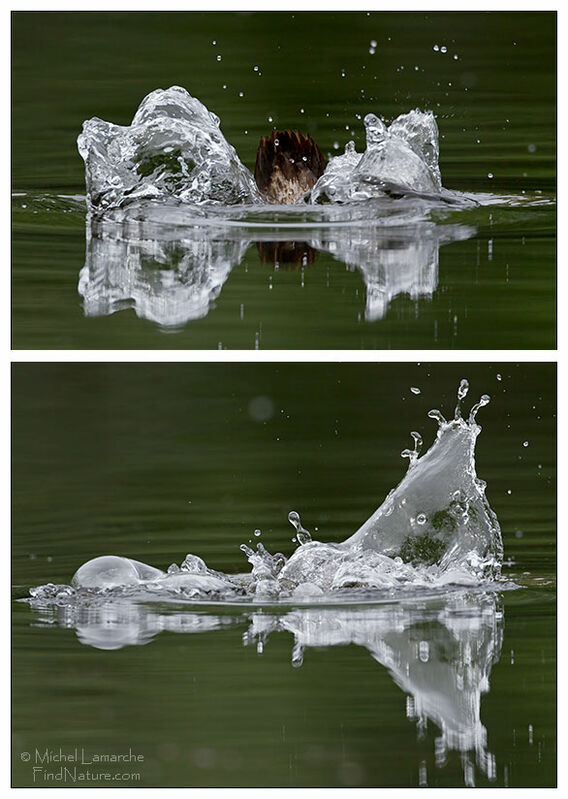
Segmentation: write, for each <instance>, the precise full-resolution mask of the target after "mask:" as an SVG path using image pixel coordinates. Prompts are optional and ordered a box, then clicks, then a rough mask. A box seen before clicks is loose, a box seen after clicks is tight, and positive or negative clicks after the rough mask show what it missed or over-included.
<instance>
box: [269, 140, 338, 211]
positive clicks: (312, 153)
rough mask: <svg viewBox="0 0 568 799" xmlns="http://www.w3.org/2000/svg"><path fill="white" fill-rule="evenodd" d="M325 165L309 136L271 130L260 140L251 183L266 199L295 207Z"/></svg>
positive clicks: (321, 173) (321, 172) (320, 174)
mask: <svg viewBox="0 0 568 799" xmlns="http://www.w3.org/2000/svg"><path fill="white" fill-rule="evenodd" d="M326 166H327V161H326V159H325V158H324V156H323V155H322V152H321V150H320V148H319V147H318V146H317V144H316V143H315V141H314V140H313V139H312V137H311V136H310V135H305V134H303V133H301V132H300V131H299V130H296V131H293V130H274V131H272V134H271V135H270V136H263V137H261V139H260V143H259V145H258V150H257V152H256V164H255V167H254V179H255V181H256V185H257V186H258V188H259V189H260V191H261V192H263V194H265V195H267V197H268V199H270V200H272V201H273V202H278V203H286V204H290V203H294V202H296V200H299V199H300V197H302V196H303V195H304V194H306V192H308V191H309V190H310V189H311V188H312V186H313V185H314V184H315V182H316V181H317V179H318V178H319V177H321V176H322V175H323V173H324V171H325V168H326Z"/></svg>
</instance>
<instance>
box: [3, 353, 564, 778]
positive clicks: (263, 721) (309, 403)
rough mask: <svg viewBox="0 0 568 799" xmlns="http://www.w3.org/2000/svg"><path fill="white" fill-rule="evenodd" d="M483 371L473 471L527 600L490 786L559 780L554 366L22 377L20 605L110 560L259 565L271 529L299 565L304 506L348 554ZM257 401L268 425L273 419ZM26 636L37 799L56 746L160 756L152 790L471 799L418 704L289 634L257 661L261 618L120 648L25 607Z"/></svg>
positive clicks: (286, 367)
mask: <svg viewBox="0 0 568 799" xmlns="http://www.w3.org/2000/svg"><path fill="white" fill-rule="evenodd" d="M498 375H500V376H501V380H499V379H498ZM465 376H466V377H468V378H469V380H470V383H471V390H470V399H471V402H472V403H473V401H475V400H477V398H478V397H479V395H480V394H481V393H485V392H487V393H489V394H490V395H491V396H492V402H491V404H490V405H489V406H488V407H486V408H484V409H482V410H481V411H480V414H479V422H480V424H481V425H482V427H483V431H482V433H481V435H480V438H479V440H478V446H477V449H478V452H477V471H478V475H479V476H480V477H481V478H483V479H484V480H486V481H487V484H488V488H487V495H488V498H489V500H490V503H491V505H492V507H493V508H494V510H495V511H496V513H497V515H498V517H499V520H500V523H501V527H502V532H503V540H504V546H505V558H506V560H507V562H510V565H509V566H507V567H506V568H505V572H506V573H507V574H510V575H514V576H515V578H516V579H517V581H518V582H520V583H522V585H523V586H524V587H523V588H522V589H521V590H518V591H512V592H505V593H504V594H503V603H504V642H503V647H502V650H501V656H500V659H499V661H498V663H496V665H494V666H493V669H492V671H491V674H490V680H489V682H490V691H489V693H487V694H485V695H484V696H483V697H482V701H481V720H482V722H483V724H484V725H485V726H486V727H487V731H488V748H489V750H490V751H491V752H493V753H494V754H495V758H496V768H497V780H496V782H495V783H489V781H488V780H487V778H484V777H478V779H477V784H480V785H498V786H503V785H506V784H508V785H511V786H550V785H553V784H554V783H555V773H556V754H555V747H556V729H555V722H556V719H555V714H556V710H555V701H556V688H555V679H556V672H555V649H556V629H555V628H556V606H555V590H554V580H555V568H556V554H555V546H556V511H555V491H556V451H555V437H556V415H555V414H556V399H555V394H556V376H555V366H554V365H552V364H521V365H514V364H490V365H484V364H471V365H470V364H467V365H464V364H432V365H428V364H422V365H416V364H397V365H388V364H387V365H385V364H370V365H363V364H361V365H353V364H331V365H325V364H283V365H274V364H269V365H251V364H235V365H217V366H215V365H199V364H167V365H149V364H139V365H136V364H126V365H124V364H112V365H100V364H88V365H83V364H52V365H46V364H29V365H27V364H16V365H14V366H13V421H14V433H13V459H14V461H13V521H14V526H13V572H12V582H13V585H14V591H15V596H16V597H21V596H25V595H26V593H27V587H28V586H30V585H39V584H43V583H46V582H48V581H49V582H55V583H68V582H69V580H70V578H71V576H72V574H73V572H74V571H75V569H76V568H77V567H78V566H79V565H80V564H81V563H82V562H84V561H85V560H87V559H89V558H91V557H94V556H96V555H101V554H104V553H114V554H121V555H127V556H130V557H134V558H137V559H140V560H142V561H145V562H147V563H151V564H153V565H155V566H158V567H160V568H167V566H168V565H169V564H170V563H171V562H176V563H180V562H181V560H182V559H183V557H184V556H185V554H186V553H187V552H192V553H194V554H198V555H200V556H202V557H203V558H204V559H205V560H206V561H207V563H208V565H210V566H211V567H213V568H217V569H222V570H227V571H237V570H246V569H247V568H248V566H247V563H246V559H245V557H244V555H243V554H242V553H241V552H240V551H239V544H240V543H242V542H248V541H249V540H250V539H251V538H252V539H253V540H256V539H254V536H253V535H252V533H253V530H254V529H255V528H260V529H261V530H262V538H261V540H262V541H263V542H264V544H265V546H266V547H267V548H268V549H269V550H270V551H272V552H274V551H276V550H281V551H283V552H284V553H286V554H290V553H291V551H292V549H293V547H294V544H292V542H291V540H290V539H291V537H292V535H293V530H292V528H291V527H290V525H289V524H288V522H287V520H286V516H287V514H288V512H289V511H290V510H291V509H295V510H297V511H299V512H300V514H301V516H302V521H303V523H304V525H305V526H306V527H307V528H308V529H310V530H311V531H312V532H313V533H314V535H316V536H317V537H318V538H319V539H320V540H324V541H340V540H342V539H344V538H345V537H346V536H348V535H350V534H351V533H353V532H354V531H355V529H356V528H357V527H358V526H359V525H360V524H361V523H362V522H363V521H364V520H365V519H366V518H367V517H368V516H369V515H370V513H371V512H372V511H373V510H374V509H375V508H376V507H377V506H378V505H379V503H380V502H381V501H382V499H383V498H384V496H385V495H386V494H387V492H388V491H389V490H390V489H391V488H392V487H394V485H395V484H396V483H397V482H398V481H399V480H400V479H401V478H402V475H403V473H404V469H405V463H406V462H405V461H403V460H402V459H401V458H400V457H399V453H400V451H401V450H402V449H403V448H404V447H406V446H408V445H409V444H410V443H411V439H410V435H409V433H410V431H411V430H417V431H420V432H421V433H422V434H423V436H424V440H425V446H428V445H429V444H430V443H431V441H432V440H433V438H434V434H435V427H436V425H435V422H433V420H431V419H428V418H427V416H426V414H427V411H428V410H429V409H430V408H432V407H438V408H440V409H441V410H442V411H443V412H444V413H445V414H446V415H451V414H452V413H453V408H454V405H455V392H456V388H457V385H458V383H459V380H460V378H462V377H465ZM411 386H416V387H419V388H420V389H421V394H419V395H415V394H413V393H412V392H411V391H410V387H411ZM258 397H264V398H265V400H264V401H263V402H262V403H258V402H257V403H254V400H255V398H258ZM251 403H252V405H251ZM258 407H261V408H262V407H264V408H265V409H267V410H266V414H270V415H269V418H266V419H265V420H264V421H259V420H255V418H254V415H255V408H258ZM524 442H528V446H524ZM509 492H510V493H509ZM316 528H318V529H317V532H316ZM163 610H164V612H166V611H167V608H164V609H163ZM217 612H218V613H219V611H217ZM220 613H221V615H223V614H224V615H227V616H228V615H230V611H229V610H227V611H220ZM13 622H14V626H13V644H14V655H13V700H14V706H13V725H14V739H13V740H14V761H13V763H14V772H13V777H14V783H15V784H16V785H30V784H32V781H31V777H30V764H29V763H23V762H22V761H21V759H20V757H21V752H22V751H28V752H34V750H35V747H38V748H39V749H40V750H41V749H45V747H50V748H52V749H58V748H59V747H60V746H61V747H63V748H64V749H66V748H72V747H74V746H78V747H81V746H84V747H86V748H87V749H89V750H91V751H92V750H93V749H95V750H96V749H98V750H104V751H125V750H128V747H129V746H131V747H132V748H133V749H134V750H136V751H140V752H142V753H143V754H144V756H145V762H144V765H143V768H142V769H141V773H142V782H141V784H142V785H146V786H148V785H193V786H198V785H203V786H213V785H232V786H236V785H240V786H255V785H256V786H262V785H272V786H306V785H311V786H328V785H329V786H343V785H361V786H388V785H393V786H412V785H417V784H418V775H419V765H420V764H421V763H422V762H423V761H424V762H427V764H428V784H429V785H434V786H435V785H438V786H444V785H446V786H449V785H457V786H459V785H463V773H462V766H461V764H460V761H459V756H458V754H456V753H455V752H454V753H450V756H449V758H448V763H447V764H446V765H445V766H444V767H442V768H436V767H435V766H434V764H433V751H434V739H435V738H436V737H437V736H438V735H439V730H438V728H437V727H436V725H435V724H432V723H431V724H429V726H428V729H427V731H426V734H425V737H424V738H423V739H422V740H419V739H418V737H417V733H416V725H415V723H414V722H412V721H410V720H408V719H407V718H406V716H405V695H404V692H403V691H402V690H401V689H400V688H399V687H397V685H395V683H394V682H393V681H392V680H391V678H390V677H389V675H388V672H387V671H386V669H385V668H383V667H382V666H381V665H379V664H378V663H376V662H375V661H374V660H373V659H372V658H371V656H370V654H369V653H368V652H367V651H366V650H364V649H362V648H361V647H356V646H349V647H333V648H319V649H309V650H308V651H307V653H306V655H305V659H304V665H303V666H302V667H301V668H299V669H294V668H292V666H291V663H290V658H291V647H292V637H291V636H290V635H289V633H286V632H281V633H276V634H273V635H272V636H271V637H270V639H269V642H268V644H267V646H266V648H265V652H264V654H263V655H262V656H258V655H257V654H256V652H255V650H254V647H243V644H242V635H243V632H244V631H245V630H246V628H247V626H248V624H247V623H246V619H245V618H244V617H243V621H242V623H240V624H238V625H237V626H232V627H227V629H223V630H219V631H217V632H203V633H200V634H195V635H181V634H180V635H176V634H173V633H168V632H164V633H161V634H159V635H158V636H157V637H156V638H154V640H153V641H152V642H151V643H149V644H147V645H146V646H130V647H128V646H127V647H125V648H123V649H120V650H117V651H106V652H105V651H99V650H97V649H94V648H92V647H90V646H85V645H83V644H81V643H80V642H79V641H78V639H77V637H76V634H75V632H74V631H73V630H72V629H69V630H66V629H62V628H60V627H58V626H57V625H48V624H47V625H46V624H45V623H40V617H39V616H38V614H37V612H36V611H32V610H30V608H29V607H28V606H27V605H26V604H24V603H19V602H14V604H13ZM529 725H532V729H533V732H532V743H531V742H530V736H529Z"/></svg>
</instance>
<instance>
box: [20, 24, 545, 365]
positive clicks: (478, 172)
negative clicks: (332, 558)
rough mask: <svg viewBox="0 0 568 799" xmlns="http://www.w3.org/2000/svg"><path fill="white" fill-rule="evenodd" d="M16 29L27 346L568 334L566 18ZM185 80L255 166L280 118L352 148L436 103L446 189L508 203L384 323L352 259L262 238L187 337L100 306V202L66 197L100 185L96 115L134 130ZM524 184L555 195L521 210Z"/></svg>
mask: <svg viewBox="0 0 568 799" xmlns="http://www.w3.org/2000/svg"><path fill="white" fill-rule="evenodd" d="M12 35H13V39H12V41H13V51H12V55H13V79H12V108H13V115H12V134H13V149H12V178H13V191H14V192H15V196H14V203H13V296H12V299H13V346H14V347H15V348H17V349H20V348H36V349H43V348H48V349H52V348H55V349H60V348H64V349H83V348H89V349H91V348H92V349H98V348H101V349H105V348H121V349H126V348H128V349H130V348H143V349H154V348H166V349H195V348H203V349H217V348H218V347H219V346H221V347H227V348H241V349H251V348H253V347H255V346H258V347H259V348H264V349H266V348H268V349H305V348H314V349H330V348H333V349H360V348H376V349H391V348H394V349H409V348H410V349H418V348H444V349H448V348H452V349H454V348H455V349H460V348H461V349H485V348H494V347H498V348H514V349H525V348H526V349H532V348H535V349H539V348H553V347H554V346H555V230H556V218H555V211H554V202H553V201H554V193H555V148H556V133H555V119H556V74H555V65H556V17H555V14H554V13H551V12H539V13H525V12H514V13H501V12H499V13H497V12H495V13H485V12H484V13H463V12H462V13H418V12H416V13H372V14H370V13H369V14H367V13H365V12H358V13H336V12H334V13H331V12H325V13H295V14H292V13H277V12H265V13H252V12H249V13H238V14H231V13H185V14H176V13H123V12H116V13H90V12H89V13H87V12H85V13H77V12H74V13H53V12H52V13H37V12H18V13H14V14H13V17H12ZM371 42H376V46H375V47H373V46H371ZM435 48H438V49H435ZM442 48H446V52H442ZM373 49H374V53H371V52H370V50H373ZM219 56H220V60H218V57H219ZM255 67H258V70H256V71H255ZM175 84H177V85H181V86H184V87H185V88H187V89H188V90H189V91H190V93H192V94H193V95H194V96H196V97H198V98H199V99H200V100H201V101H202V102H203V103H205V104H206V106H207V107H208V108H209V109H210V110H213V111H214V112H215V113H216V114H218V115H219V117H220V118H221V128H222V131H223V133H224V135H225V136H226V138H227V139H228V141H229V142H231V144H233V145H234V147H235V148H236V150H237V152H238V154H239V156H240V158H241V159H242V161H243V163H245V164H246V165H247V166H248V167H249V168H251V169H252V168H253V166H254V158H255V152H256V146H257V143H258V140H259V137H260V136H261V135H265V134H266V133H267V132H269V131H270V130H271V129H272V127H273V126H281V127H292V128H300V129H302V130H307V131H309V132H310V133H311V134H312V135H313V136H314V137H315V139H316V140H317V142H318V143H319V145H320V146H321V148H322V150H323V151H324V152H325V153H327V154H337V153H339V152H342V151H343V147H344V145H345V144H346V142H348V141H350V140H353V141H355V143H356V145H357V148H358V150H359V151H362V150H363V149H364V129H363V124H362V118H363V117H364V116H365V114H367V113H368V112H370V111H373V112H376V113H378V114H379V115H382V116H384V117H385V119H387V120H390V119H392V118H394V117H395V116H397V115H398V114H400V113H403V112H406V111H408V110H410V109H412V108H415V107H418V108H422V109H432V110H433V111H434V112H435V114H436V116H437V121H438V126H439V129H440V166H441V171H442V178H443V183H444V185H445V186H446V187H447V188H449V189H454V190H458V191H465V192H484V193H488V192H489V193H493V194H495V195H498V196H501V197H503V201H502V203H501V205H500V206H499V207H493V208H487V207H484V208H481V209H477V210H475V211H473V212H467V213H463V214H458V215H457V216H459V222H460V223H462V224H464V225H468V226H470V227H471V228H472V230H471V233H470V235H469V238H468V240H466V241H459V242H455V243H450V244H447V245H444V246H443V247H442V248H441V249H440V252H439V270H438V275H437V279H436V281H435V285H434V286H433V287H432V288H431V290H430V291H428V292H427V293H422V294H420V295H419V296H417V297H414V298H412V297H411V296H410V295H409V294H408V293H407V292H406V291H404V290H403V291H402V293H399V294H397V295H396V296H395V297H393V298H392V299H391V301H390V302H389V304H388V308H387V309H386V313H385V314H384V315H383V317H382V318H380V319H375V320H374V321H371V320H369V319H366V318H365V313H364V311H365V286H364V283H363V281H362V279H361V275H360V274H359V272H358V271H357V269H354V268H353V267H351V268H346V267H345V263H344V262H343V261H342V259H341V257H337V258H334V257H333V255H332V254H330V253H329V252H326V253H320V254H319V256H318V258H317V260H315V261H314V262H313V263H311V264H310V265H309V266H307V267H306V268H305V269H301V268H296V269H287V270H283V269H280V270H279V271H274V267H273V265H271V264H266V263H261V262H260V260H259V258H258V254H257V250H256V247H255V246H254V244H251V246H250V247H249V249H248V250H247V252H246V254H245V255H244V258H243V260H242V261H241V262H240V263H239V264H238V265H236V266H234V267H233V269H232V271H231V273H230V275H229V276H228V278H227V280H226V282H225V283H224V285H223V288H222V291H221V293H220V296H219V297H218V298H217V299H216V300H215V302H214V303H213V304H212V306H211V308H210V310H209V313H208V314H207V315H206V316H205V317H204V318H201V319H198V320H193V321H189V322H188V323H187V324H185V325H183V326H181V327H180V328H179V329H177V331H176V332H175V334H172V335H165V334H164V332H163V330H162V329H160V327H159V326H157V325H156V324H154V323H152V322H150V321H148V320H146V319H144V318H140V316H142V317H143V314H140V313H139V314H138V316H137V315H136V313H135V312H134V311H133V310H132V309H124V310H121V311H119V312H117V313H115V314H114V315H113V316H96V317H89V318H85V315H84V313H83V307H82V301H81V297H80V296H79V295H78V292H77V283H78V275H79V270H80V269H81V268H82V266H83V264H84V263H85V223H84V212H83V210H80V211H73V212H69V213H67V212H65V211H66V210H67V209H64V207H63V206H62V205H61V203H58V202H55V203H53V202H52V201H53V200H54V199H56V198H57V196H58V195H61V194H63V195H82V194H84V190H85V189H84V177H83V163H82V161H81V159H80V157H79V155H78V153H77V149H76V138H77V135H78V133H79V131H80V129H81V124H82V122H83V120H85V119H88V118H90V117H93V116H98V117H100V118H102V119H106V120H110V121H112V122H115V123H119V124H123V125H127V124H129V123H130V121H131V119H132V117H133V115H134V112H135V110H136V108H137V106H138V104H139V103H140V101H141V100H142V98H143V97H144V96H145V95H146V94H147V93H148V92H150V91H152V90H153V89H156V88H167V87H168V86H171V85H175ZM241 95H242V96H241ZM336 147H337V149H336ZM511 194H516V195H519V196H521V197H524V198H525V199H526V198H527V197H530V198H532V200H533V201H538V200H541V201H542V202H543V205H542V206H540V207H538V206H534V205H532V206H530V207H528V208H525V209H524V211H523V212H522V213H521V212H519V210H518V209H514V208H511V206H510V203H509V201H508V200H507V199H506V197H507V196H508V195H511ZM454 221H456V220H454ZM306 238H308V239H309V238H310V235H309V231H307V232H306ZM196 266H198V265H196ZM162 268H165V269H166V270H167V269H168V268H171V269H174V268H175V264H174V263H173V262H172V263H171V264H169V265H168V264H166V265H165V266H164V265H162ZM401 269H402V265H401ZM242 308H244V312H243V311H242V310H241V309H242Z"/></svg>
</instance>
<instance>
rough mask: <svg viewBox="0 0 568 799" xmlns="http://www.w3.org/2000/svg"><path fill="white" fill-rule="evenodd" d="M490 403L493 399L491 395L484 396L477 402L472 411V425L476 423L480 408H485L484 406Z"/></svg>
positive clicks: (470, 414) (470, 416) (470, 419)
mask: <svg viewBox="0 0 568 799" xmlns="http://www.w3.org/2000/svg"><path fill="white" fill-rule="evenodd" d="M490 402H491V397H490V396H489V394H482V395H481V397H480V399H479V402H476V403H475V405H474V406H473V408H472V409H471V411H470V413H469V419H468V421H469V422H470V423H472V422H474V421H475V417H476V416H477V411H478V410H479V409H480V408H483V406H484V405H488V404H489V403H490Z"/></svg>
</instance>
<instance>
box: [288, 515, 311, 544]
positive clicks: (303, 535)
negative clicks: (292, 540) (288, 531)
mask: <svg viewBox="0 0 568 799" xmlns="http://www.w3.org/2000/svg"><path fill="white" fill-rule="evenodd" d="M288 521H289V522H290V524H291V525H292V527H293V528H294V529H295V530H296V539H297V540H298V543H299V544H300V545H303V544H308V543H309V542H310V541H311V540H312V537H311V535H310V533H309V532H308V531H307V530H305V529H304V527H303V526H302V520H301V519H300V514H299V513H298V512H297V511H295V510H291V511H290V513H289V514H288Z"/></svg>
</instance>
